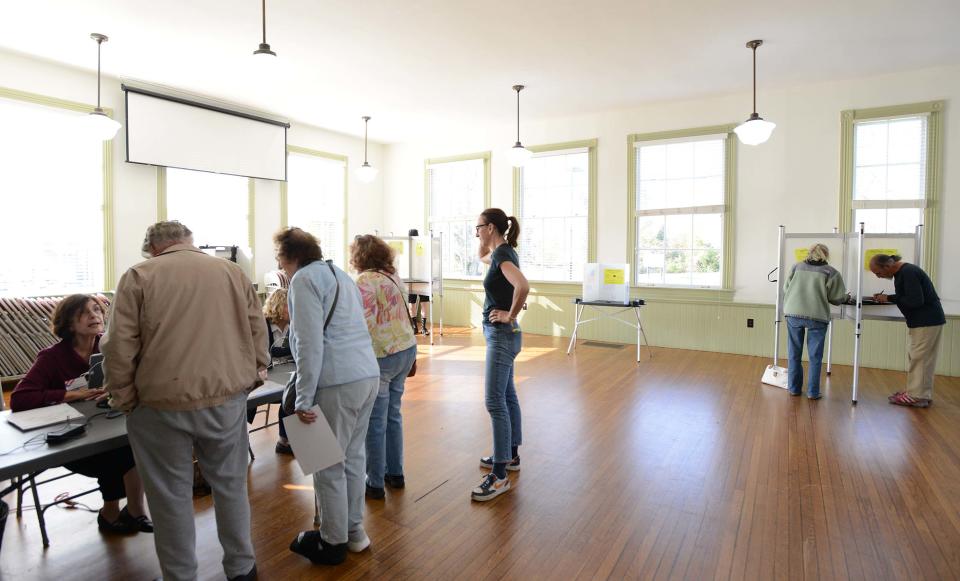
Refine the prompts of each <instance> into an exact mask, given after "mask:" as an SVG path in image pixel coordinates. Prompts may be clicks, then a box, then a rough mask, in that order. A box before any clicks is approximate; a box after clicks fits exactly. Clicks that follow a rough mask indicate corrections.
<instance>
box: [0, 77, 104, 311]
mask: <svg viewBox="0 0 960 581" xmlns="http://www.w3.org/2000/svg"><path fill="white" fill-rule="evenodd" d="M49 103H53V104H52V105H51V104H49ZM90 110H92V107H91V108H87V107H84V106H82V105H79V104H75V103H66V102H62V103H61V102H58V101H55V100H52V99H47V98H44V97H40V96H38V95H29V94H26V93H19V92H15V91H6V90H0V127H2V128H3V139H2V140H0V159H2V160H3V163H2V164H0V168H2V169H0V183H2V187H0V208H2V209H0V214H2V216H3V227H2V228H0V264H2V265H3V267H2V268H0V296H31V295H54V294H67V293H88V292H93V291H102V290H109V289H108V287H110V286H111V285H112V281H110V280H107V279H109V278H111V277H110V276H108V269H109V268H110V266H109V265H111V264H112V256H110V255H111V254H112V240H111V239H110V237H109V236H108V235H106V234H105V231H106V228H107V225H108V224H109V219H108V217H109V213H110V211H111V210H110V207H109V190H108V189H107V188H108V181H107V175H108V174H107V168H108V167H109V155H110V142H107V144H106V145H104V142H103V141H101V140H99V139H91V138H90V136H88V135H85V134H84V132H83V130H82V127H81V124H80V119H81V117H82V116H83V115H85V114H86V112H88V111H90Z"/></svg>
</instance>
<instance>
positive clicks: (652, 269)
mask: <svg viewBox="0 0 960 581" xmlns="http://www.w3.org/2000/svg"><path fill="white" fill-rule="evenodd" d="M724 129H725V128H719V127H718V128H710V129H708V130H704V129H701V130H692V131H690V132H676V133H670V134H666V135H664V134H657V135H649V136H643V135H638V136H633V137H632V139H631V142H632V144H633V150H632V153H633V168H632V169H633V172H632V184H631V185H632V186H633V187H632V190H633V191H632V194H633V195H632V202H633V204H634V207H633V216H631V219H632V220H633V224H632V226H633V233H634V237H633V240H634V248H633V252H634V281H633V282H634V284H635V285H640V286H670V287H688V288H726V287H728V286H729V273H728V270H729V268H730V265H728V264H726V262H727V261H726V260H725V259H724V257H725V251H726V250H728V249H726V248H725V247H726V246H727V245H728V244H729V241H730V239H731V237H730V232H729V230H730V224H731V221H730V213H731V203H730V201H731V196H732V192H730V191H729V190H730V184H731V183H732V176H731V175H730V172H732V171H733V163H732V159H733V156H732V154H733V152H732V150H731V148H732V147H734V144H733V138H732V137H731V135H732V134H731V133H729V132H728V131H724ZM711 130H712V131H711Z"/></svg>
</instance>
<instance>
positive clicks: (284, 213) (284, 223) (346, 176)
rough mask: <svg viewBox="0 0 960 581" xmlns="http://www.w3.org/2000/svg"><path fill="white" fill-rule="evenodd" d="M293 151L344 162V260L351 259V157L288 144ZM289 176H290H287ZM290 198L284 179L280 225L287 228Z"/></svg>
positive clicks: (288, 151)
mask: <svg viewBox="0 0 960 581" xmlns="http://www.w3.org/2000/svg"><path fill="white" fill-rule="evenodd" d="M291 153H299V154H301V155H312V156H314V157H323V158H326V159H332V160H334V161H342V162H343V256H344V261H345V262H346V261H349V256H350V249H349V244H348V242H347V240H348V239H349V236H348V234H347V224H348V223H349V222H348V216H349V215H350V195H349V192H350V179H349V173H348V172H349V167H350V158H349V157H347V156H346V155H341V154H339V153H330V152H329V151H321V150H319V149H310V148H308V147H300V146H299V145H287V155H290V154H291ZM287 177H288V178H289V177H290V176H287ZM288 200H289V198H288V197H287V181H286V180H284V181H282V182H280V227H281V228H287V227H288V226H289V225H290V215H289V206H288V203H289V201H288Z"/></svg>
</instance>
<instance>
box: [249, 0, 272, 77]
mask: <svg viewBox="0 0 960 581" xmlns="http://www.w3.org/2000/svg"><path fill="white" fill-rule="evenodd" d="M261 8H262V11H263V12H262V15H263V20H262V23H263V41H262V42H261V43H260V48H258V49H257V50H255V51H253V56H254V57H256V59H257V61H256V62H257V63H259V64H265V63H271V62H273V59H275V58H277V53H275V52H273V51H272V50H270V45H269V44H267V0H262V2H261Z"/></svg>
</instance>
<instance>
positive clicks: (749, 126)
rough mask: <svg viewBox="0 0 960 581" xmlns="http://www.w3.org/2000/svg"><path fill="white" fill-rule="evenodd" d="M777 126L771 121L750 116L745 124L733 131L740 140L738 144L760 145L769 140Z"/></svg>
mask: <svg viewBox="0 0 960 581" xmlns="http://www.w3.org/2000/svg"><path fill="white" fill-rule="evenodd" d="M776 126H777V124H776V123H774V122H772V121H764V120H763V119H761V118H760V117H753V116H751V117H750V119H747V121H746V122H744V123H741V124H740V125H738V126H737V128H736V129H734V130H733V131H734V133H736V134H737V137H739V138H740V143H743V144H744V145H760V144H761V143H764V142H766V141H767V140H768V139H770V135H771V134H772V133H773V130H774V128H776Z"/></svg>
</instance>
